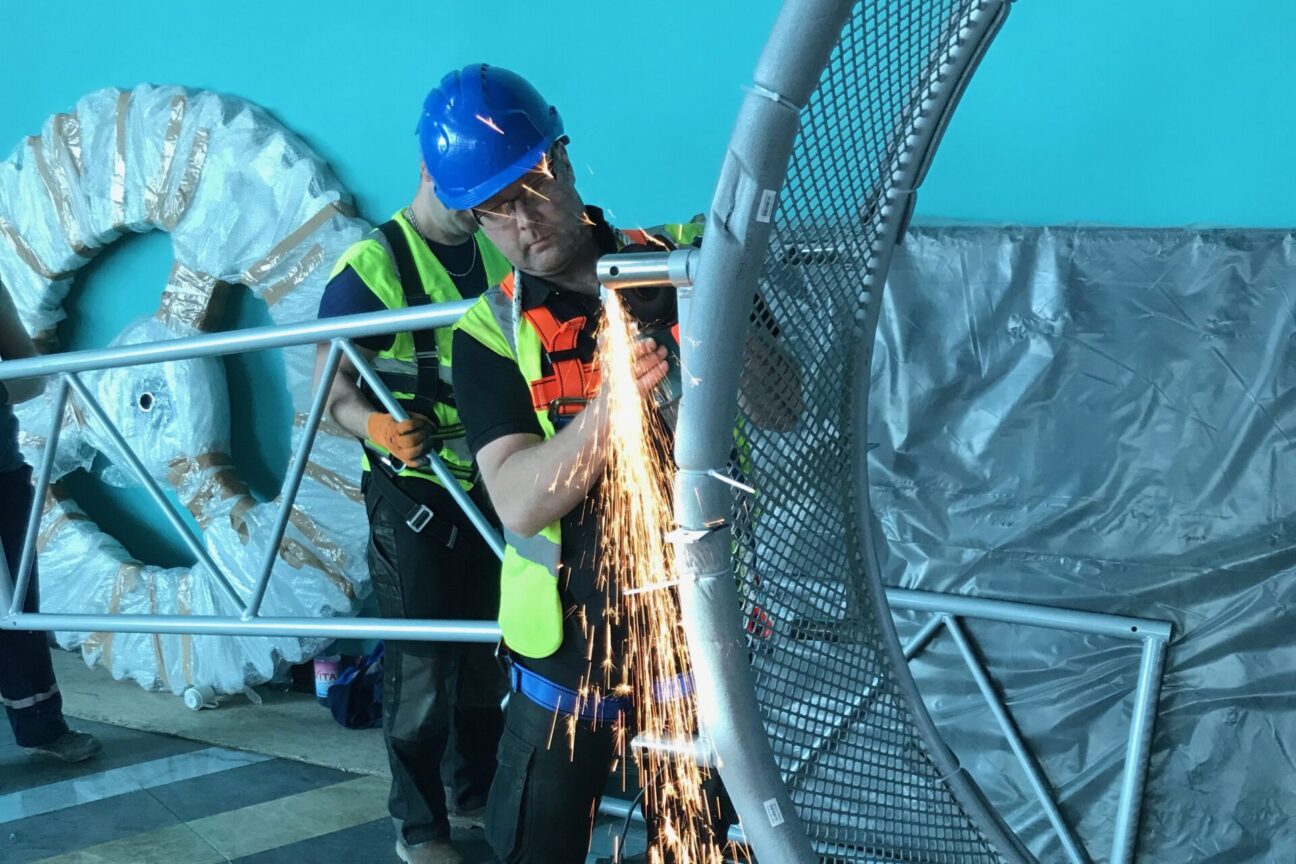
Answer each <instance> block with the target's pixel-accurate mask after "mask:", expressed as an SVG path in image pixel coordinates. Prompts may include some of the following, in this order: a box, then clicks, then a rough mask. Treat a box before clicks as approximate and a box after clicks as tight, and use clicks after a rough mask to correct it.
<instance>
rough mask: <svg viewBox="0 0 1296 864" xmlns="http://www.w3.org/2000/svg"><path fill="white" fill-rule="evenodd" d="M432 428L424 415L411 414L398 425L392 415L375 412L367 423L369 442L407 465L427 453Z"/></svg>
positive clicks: (430, 422)
mask: <svg viewBox="0 0 1296 864" xmlns="http://www.w3.org/2000/svg"><path fill="white" fill-rule="evenodd" d="M432 428H433V424H432V421H431V420H429V419H428V418H426V417H424V416H423V415H422V414H411V415H410V417H409V419H408V420H405V421H403V422H400V423H397V422H396V419H395V418H394V417H392V415H390V414H385V413H383V412H382V411H375V412H373V413H372V414H370V415H369V419H367V420H366V421H365V431H366V432H367V433H368V435H369V440H370V441H372V442H374V443H375V444H377V445H378V446H380V447H382V448H383V449H385V450H386V451H387V452H388V453H390V454H392V455H393V456H395V457H396V458H397V459H399V460H401V461H402V462H404V463H406V464H407V465H408V464H410V463H412V462H417V461H418V460H419V459H421V458H422V457H423V454H425V453H427V450H428V445H429V443H430V440H431V436H432Z"/></svg>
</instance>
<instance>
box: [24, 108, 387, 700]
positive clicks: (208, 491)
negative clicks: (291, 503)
mask: <svg viewBox="0 0 1296 864" xmlns="http://www.w3.org/2000/svg"><path fill="white" fill-rule="evenodd" d="M366 228H367V225H366V224H365V223H364V222H362V221H360V220H358V219H356V218H354V217H353V216H352V215H351V208H350V204H349V198H348V196H347V194H346V192H345V191H344V190H343V189H342V188H341V186H340V185H339V184H338V182H337V180H336V179H335V178H334V177H333V176H332V174H331V173H330V172H329V170H328V168H327V167H326V166H325V165H324V164H323V163H322V162H321V161H320V160H319V158H318V157H316V156H315V154H314V153H313V152H312V151H311V150H310V148H309V147H308V146H307V145H306V144H305V143H304V142H302V141H301V140H300V139H298V138H297V137H296V136H294V135H293V134H292V133H291V132H289V131H288V130H286V129H284V128H283V127H282V126H281V125H279V123H277V122H276V121H275V120H274V119H273V118H271V117H269V116H268V115H266V114H265V112H263V111H262V110H260V109H259V108H257V107H256V106H254V105H251V104H248V103H246V102H243V101H242V100H238V99H233V98H230V97H226V96H221V95H218V94H215V93H210V92H204V91H194V90H188V89H185V88H181V87H173V86H169V87H154V86H150V85H142V86H140V87H136V88H135V89H134V90H131V91H120V90H116V89H106V90H100V91H96V92H94V93H91V94H89V95H87V96H85V97H84V98H82V99H81V100H80V101H78V102H77V104H76V106H75V108H74V109H73V110H72V111H71V112H69V113H66V114H57V115H55V116H53V117H51V118H50V120H49V121H48V122H47V123H46V124H45V126H44V128H43V129H42V130H41V134H40V135H38V136H33V137H31V138H28V139H25V140H24V141H22V142H21V143H20V144H19V145H18V147H17V148H16V149H15V151H14V153H13V154H12V155H11V156H10V157H9V158H8V159H7V160H5V161H4V162H3V163H0V280H3V281H4V283H5V285H6V286H7V287H8V288H9V290H10V293H11V294H12V295H13V297H14V301H15V305H16V306H17V307H18V310H19V312H20V314H21V316H22V318H23V322H24V324H25V325H26V326H27V327H28V329H29V330H30V331H31V332H32V333H34V334H36V335H37V337H38V338H40V339H42V340H43V341H45V342H47V343H52V341H53V337H54V334H55V327H56V326H57V324H58V323H59V321H61V320H62V319H63V318H64V317H65V312H64V310H63V308H62V303H63V301H64V299H65V297H66V296H67V293H68V291H69V289H70V287H71V285H72V282H73V279H74V277H75V274H76V271H77V270H78V268H80V267H81V266H82V265H84V264H85V263H87V262H88V261H89V260H90V259H91V258H92V257H93V256H94V255H95V254H96V253H97V252H98V251H99V250H100V249H101V248H103V247H104V246H107V245H109V244H110V243H112V242H113V241H114V240H116V239H117V238H119V237H121V236H122V235H123V234H125V233H127V232H140V231H148V230H162V231H167V232H169V234H170V236H171V240H172V246H173V249H174V253H175V264H174V266H173V267H172V270H171V273H170V275H169V276H168V278H167V280H166V282H165V283H163V284H159V285H158V286H157V292H158V308H157V312H156V313H155V315H154V316H153V317H152V318H149V319H145V320H143V321H139V322H136V323H135V324H133V325H131V326H130V327H129V328H127V330H126V331H124V332H123V333H121V334H119V335H118V337H117V338H116V339H115V340H114V343H115V344H132V343H143V342H154V341H159V340H165V339H175V338H180V337H183V336H188V335H193V334H194V333H196V332H199V331H203V330H210V329H211V327H212V325H213V324H214V323H215V320H214V315H213V310H214V309H215V308H218V305H219V299H220V297H221V295H222V293H223V292H225V291H227V290H229V288H230V286H233V285H236V284H242V285H245V286H247V288H248V289H250V290H251V291H252V293H253V294H254V295H255V296H257V297H258V298H260V299H261V300H263V301H264V302H265V303H266V304H267V306H268V309H269V314H270V317H271V319H272V320H273V321H274V322H275V323H277V324H286V323H291V322H294V321H303V320H308V319H313V318H314V317H315V314H316V310H317V308H318V305H319V298H320V294H321V293H322V291H323V287H324V285H325V283H326V282H327V278H328V272H329V269H330V267H331V265H332V263H333V261H334V260H336V258H337V257H338V256H339V255H340V254H341V253H342V251H343V250H345V249H346V247H347V246H349V245H350V244H351V243H353V242H355V241H356V240H358V239H359V238H360V237H361V236H362V235H363V232H364V231H365V230H366ZM282 356H283V362H284V368H285V377H286V380H287V385H288V388H289V396H290V398H291V400H292V404H293V407H294V410H295V412H296V421H297V422H296V423H295V424H294V427H293V429H292V430H291V432H290V434H291V438H292V446H293V448H294V449H295V448H296V447H297V445H298V444H299V443H300V441H301V439H302V436H303V433H304V429H303V421H304V418H305V415H306V412H307V411H308V410H309V403H310V399H311V395H312V387H311V378H312V375H313V368H314V347H313V346H301V347H297V348H292V349H287V350H285V351H283V352H282ZM83 380H84V381H85V382H86V384H87V386H88V387H89V389H90V391H91V392H92V393H93V394H94V395H95V396H96V398H97V399H98V400H99V401H100V403H101V404H102V405H103V408H104V411H105V412H106V413H107V415H108V416H109V418H110V419H111V420H112V421H113V423H114V424H115V425H116V426H117V428H118V429H119V430H120V431H121V432H122V433H123V435H124V436H125V437H126V438H127V439H128V440H129V441H130V443H131V445H132V448H133V450H134V451H135V453H136V455H137V456H138V457H139V458H140V460H141V461H142V463H143V465H144V467H145V468H146V469H147V470H148V472H149V474H150V475H151V476H152V477H153V479H154V480H156V481H158V482H159V483H161V484H162V485H163V488H165V489H167V490H169V491H171V492H173V493H174V495H175V499H176V500H177V501H178V502H179V504H180V506H181V507H183V508H185V509H186V510H187V511H188V513H189V515H190V516H192V517H193V519H194V521H196V522H197V523H198V525H199V527H200V528H201V529H202V534H203V537H202V540H203V543H204V545H205V546H206V548H207V550H208V551H209V552H210V554H211V556H212V558H213V559H214V560H215V562H216V563H217V565H218V566H220V567H221V569H222V570H223V571H224V572H225V574H226V575H227V576H228V577H229V579H230V581H231V583H232V584H233V585H234V586H235V588H236V590H238V591H239V593H240V594H242V595H243V596H244V597H245V598H246V597H247V596H249V595H250V594H251V591H252V586H253V585H254V584H255V581H256V578H257V575H258V573H259V572H260V568H261V563H262V561H264V560H265V557H266V555H267V553H268V552H269V551H270V550H268V549H267V548H266V547H267V542H266V537H267V536H268V535H269V534H270V533H271V532H270V530H269V528H270V526H271V525H272V524H273V521H274V518H275V513H276V512H277V510H278V508H279V505H280V502H279V501H277V500H276V501H269V502H261V501H257V500H255V499H254V498H253V497H252V495H251V493H250V492H249V490H248V488H247V486H246V485H245V484H244V483H243V482H242V481H241V480H240V479H239V478H238V472H237V470H236V468H235V466H234V465H232V464H231V459H230V456H229V453H230V428H229V426H230V412H229V391H228V387H227V383H226V380H225V373H224V364H223V363H222V361H221V360H220V359H218V358H208V359H203V360H189V361H177V362H172V363H162V364H155V365H151V366H144V367H138V368H134V369H124V370H112V371H108V372H103V373H94V374H86V375H85V376H83ZM52 391H53V388H50V390H49V391H47V393H46V395H45V396H44V397H43V398H41V399H38V400H33V401H32V402H31V403H28V404H26V405H24V406H21V407H20V408H19V410H18V416H19V420H20V424H21V428H22V435H21V443H22V446H23V450H24V453H25V455H26V457H27V459H28V461H29V462H32V463H33V464H37V463H38V461H39V460H40V458H41V456H42V454H43V451H44V449H45V436H46V434H47V432H48V429H49V421H50V413H51V410H52V402H53V392H52ZM100 456H102V457H106V459H107V460H108V461H109V462H111V466H110V467H108V468H107V469H105V470H104V472H103V479H104V480H105V481H106V482H109V483H116V484H119V485H128V484H130V485H133V484H135V483H136V482H137V480H136V478H135V477H134V476H133V475H132V473H131V471H130V468H129V466H128V465H127V463H126V461H125V460H123V459H122V458H121V454H119V453H118V452H117V451H116V449H115V446H114V445H113V444H112V442H111V439H110V437H109V436H106V435H104V434H103V433H102V431H101V430H100V429H98V428H97V424H96V423H95V422H94V421H93V420H92V419H90V417H89V415H88V414H87V412H85V411H84V410H82V406H79V405H78V404H77V402H76V399H75V398H73V399H72V400H71V402H70V403H69V406H68V409H67V411H66V412H65V414H64V422H63V432H62V436H61V438H60V442H59V450H58V453H57V454H56V457H55V460H54V470H53V478H54V479H55V480H57V479H58V478H60V477H62V476H64V475H65V474H67V473H69V472H71V471H74V470H77V469H89V468H90V467H91V466H92V465H94V464H96V460H97V458H98V457H100ZM359 463H360V450H359V445H358V444H357V443H356V441H355V440H354V439H353V438H351V437H350V436H347V435H346V434H345V433H342V432H341V430H338V429H336V428H335V427H332V426H331V425H329V424H326V425H325V426H324V428H322V429H321V434H320V435H319V437H318V438H317V439H316V441H315V446H314V449H313V451H312V455H311V458H310V461H309V462H308V464H307V466H306V473H305V476H304V478H303V481H302V486H301V490H300V493H299V494H298V497H297V500H296V505H295V507H294V508H293V512H292V516H291V520H290V522H289V525H288V528H287V532H286V534H285V535H284V540H283V542H282V543H281V544H280V546H279V549H277V550H275V552H276V554H275V557H274V575H273V576H272V578H271V580H270V585H269V589H268V591H267V594H266V598H265V602H264V604H263V607H262V610H261V611H262V614H264V615H268V616H321V615H345V614H351V613H353V612H354V611H355V607H356V601H357V599H358V598H360V597H363V596H364V594H365V593H366V592H367V590H368V568H367V565H366V562H365V544H366V541H367V529H366V522H365V519H364V515H363V510H362V506H363V505H362V502H361V495H360V489H359V483H360V466H359ZM60 496H61V493H60V492H59V491H58V489H57V486H56V487H55V492H54V494H52V495H51V498H50V499H49V500H48V501H47V502H46V503H45V507H46V510H45V515H44V518H43V520H42V522H41V535H40V539H39V541H38V551H39V553H40V557H39V566H40V568H41V583H42V584H41V589H42V590H41V599H42V609H43V611H46V612H87V613H102V612H112V613H117V612H122V613H136V612H150V613H159V614H180V615H184V614H195V615H198V614H221V615H230V614H234V613H235V612H236V610H234V609H233V608H230V605H229V603H228V602H227V601H226V599H225V598H224V596H223V595H221V594H220V593H219V591H218V590H216V586H215V584H214V581H213V579H212V577H211V576H210V575H209V574H208V573H206V572H205V570H204V569H203V568H202V567H201V566H196V567H194V568H174V569H164V568H159V567H153V566H150V565H148V564H146V563H141V562H137V561H134V560H132V559H131V558H130V557H129V555H128V554H127V553H126V551H125V550H124V549H123V548H122V547H121V545H120V544H119V543H117V542H116V540H114V539H113V538H112V537H110V536H108V535H107V534H105V533H103V531H101V530H100V528H99V527H98V526H96V525H95V524H94V523H93V522H92V521H90V520H89V519H88V518H87V517H86V516H85V514H84V513H83V512H82V511H81V510H80V508H78V507H77V506H76V504H75V502H72V501H69V500H66V499H65V498H63V497H60ZM159 523H161V519H160V515H159ZM58 639H59V642H60V643H61V644H62V645H63V646H64V647H69V648H75V647H81V648H82V649H83V653H84V655H85V657H86V660H87V662H96V661H98V662H102V663H103V664H104V665H105V666H107V667H108V668H110V669H111V670H112V672H113V674H114V675H115V676H116V677H119V678H121V677H130V678H134V679H135V680H137V681H139V682H140V683H141V684H143V685H144V686H147V687H158V688H167V689H171V690H173V691H175V692H181V691H182V690H183V689H184V688H185V687H186V686H189V685H194V684H207V685H211V686H213V687H215V688H216V689H217V690H219V691H225V692H230V691H238V690H242V689H243V688H244V686H245V685H247V684H253V683H258V682H261V681H264V680H266V679H267V678H269V677H270V676H271V675H272V674H273V673H274V671H275V669H276V668H277V667H278V666H279V665H280V664H281V663H283V662H285V661H287V662H296V661H300V660H302V659H304V658H306V657H308V656H310V654H311V653H312V652H314V651H315V650H317V648H318V647H319V644H320V642H319V640H309V639H296V638H289V637H267V638H256V639H253V638H227V637H192V638H190V637H165V636H164V637H154V636H151V635H129V634H118V635H116V636H110V635H106V634H89V633H60V634H58Z"/></svg>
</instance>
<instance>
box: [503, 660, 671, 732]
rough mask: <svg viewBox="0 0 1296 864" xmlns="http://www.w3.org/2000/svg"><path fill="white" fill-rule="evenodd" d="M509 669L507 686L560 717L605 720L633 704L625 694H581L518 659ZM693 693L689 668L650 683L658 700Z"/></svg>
mask: <svg viewBox="0 0 1296 864" xmlns="http://www.w3.org/2000/svg"><path fill="white" fill-rule="evenodd" d="M508 671H509V688H510V689H511V690H512V691H513V692H514V693H521V694H522V695H523V696H525V697H527V698H528V699H530V700H531V701H532V702H534V703H535V704H536V705H539V706H540V707H541V708H543V709H545V710H546V711H555V712H557V713H558V714H560V715H562V716H563V717H571V716H572V715H576V717H578V718H579V719H580V720H582V721H584V722H587V723H604V722H607V721H608V720H615V719H616V715H617V714H621V713H625V714H628V713H629V712H630V709H631V708H632V707H633V704H634V703H633V702H631V700H630V697H628V696H603V697H602V698H599V699H593V698H590V697H585V698H582V697H581V695H580V694H579V693H577V692H576V691H575V690H572V689H571V688H569V687H564V686H562V685H561V684H555V683H554V682H553V681H550V680H549V679H548V678H546V677H544V676H543V675H540V674H538V673H536V672H533V671H532V670H530V669H528V668H527V667H525V666H523V665H522V664H521V663H517V662H513V663H510V664H509V670H508ZM692 693H693V675H692V674H691V673H688V672H685V673H683V674H682V675H678V676H676V677H675V678H674V679H673V680H669V681H658V682H657V683H656V684H655V685H653V697H654V698H655V699H656V700H657V701H659V702H673V701H674V700H676V699H683V698H684V697H686V696H689V695H691V694H692Z"/></svg>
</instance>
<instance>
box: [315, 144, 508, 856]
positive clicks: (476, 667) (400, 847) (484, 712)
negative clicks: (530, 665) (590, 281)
mask: <svg viewBox="0 0 1296 864" xmlns="http://www.w3.org/2000/svg"><path fill="white" fill-rule="evenodd" d="M421 130H422V126H421V124H420V131H421ZM510 269H511V268H510V265H509V263H508V261H507V260H505V259H504V257H503V256H502V255H501V254H500V253H499V252H498V251H497V250H496V249H495V247H494V246H493V245H491V243H490V241H489V240H487V239H486V238H485V237H484V236H482V234H481V232H480V231H478V227H477V224H476V223H475V222H474V221H473V219H472V216H471V215H470V214H468V213H464V212H458V211H457V210H454V209H451V208H447V207H446V206H445V205H443V204H442V203H441V201H440V200H439V199H438V197H437V195H436V194H434V192H433V179H432V177H431V176H430V175H429V173H428V171H427V169H426V167H424V168H422V169H421V171H420V182H419V186H418V191H417V193H416V194H415V196H414V199H413V200H412V201H411V202H410V204H409V206H407V207H403V208H402V209H401V210H400V211H398V212H397V213H395V214H394V215H393V216H392V218H391V219H389V220H388V221H387V222H385V223H383V224H382V225H379V226H378V227H377V228H375V229H374V230H373V231H372V232H370V234H369V236H367V237H366V238H365V239H363V240H361V241H360V242H358V243H356V244H355V245H353V246H352V247H351V248H349V249H348V250H347V251H346V252H345V253H344V254H343V255H342V257H341V258H340V259H339V260H338V261H337V263H336V265H335V266H334V268H333V275H332V278H331V279H330V281H329V283H328V285H327V286H326V288H325V289H324V296H323V297H322V298H321V301H320V311H319V314H320V317H321V318H326V317H333V316H339V315H352V314H357V313H363V312H375V311H380V310H383V309H400V308H404V307H408V306H416V305H421V304H427V303H444V302H450V301H455V300H460V299H464V298H472V297H477V296H479V295H481V294H482V292H484V291H485V290H486V289H487V288H488V287H489V286H492V285H496V284H498V283H499V282H500V280H501V279H503V278H504V277H505V276H507V275H509V272H510ZM356 342H357V347H358V348H359V349H360V350H361V352H362V353H363V354H364V355H365V357H366V359H368V360H369V361H370V362H371V363H372V364H373V366H374V368H375V371H377V372H378V374H379V376H380V377H381V378H382V380H383V382H384V383H385V384H386V385H387V387H388V389H389V390H391V391H392V393H393V395H394V396H395V397H396V398H397V399H398V400H399V401H400V402H401V403H402V407H404V409H405V411H406V413H407V414H408V415H409V419H408V420H405V421H400V422H398V421H397V420H396V419H395V418H394V417H392V415H391V414H389V413H387V411H386V410H385V409H383V407H382V405H381V403H380V402H379V401H378V399H377V398H376V397H375V395H374V394H373V393H371V392H370V391H369V389H368V387H367V385H364V384H362V383H361V382H360V381H358V378H357V372H356V369H355V367H354V365H352V364H351V363H350V362H349V361H348V360H346V359H345V358H343V360H342V362H341V364H340V366H339V371H338V374H337V376H336V377H335V378H334V382H333V386H332V390H331V391H330V393H329V400H328V410H329V416H330V417H331V418H332V419H333V420H334V421H336V422H337V423H338V424H339V425H340V426H342V427H343V428H344V429H346V430H347V431H349V432H350V433H351V434H353V435H355V436H356V437H357V438H359V439H360V440H361V441H363V442H364V445H365V455H364V463H363V465H362V467H363V469H364V475H363V476H364V479H363V484H362V485H363V490H364V499H365V508H366V511H367V513H368V518H369V534H370V539H369V554H368V559H369V573H370V577H371V578H372V581H373V586H374V594H375V596H376V599H377V602H378V609H379V612H380V614H381V615H383V617H388V618H445V619H480V620H493V619H494V618H495V613H496V607H497V606H498V602H499V600H498V598H499V568H500V564H499V559H498V558H497V557H496V556H495V554H494V552H492V551H491V549H490V547H489V546H487V545H486V543H485V541H484V540H483V539H482V537H481V535H480V534H479V533H478V531H477V529H476V528H475V527H474V526H473V525H472V524H471V523H470V522H469V521H468V519H467V517H466V516H465V515H464V513H463V512H462V510H461V509H460V508H459V506H458V505H457V504H456V503H455V502H454V499H453V498H452V497H451V495H450V493H449V491H448V490H447V489H446V488H444V487H443V486H442V485H441V481H440V480H439V479H438V478H437V477H436V476H435V475H434V474H433V473H432V471H431V470H430V468H429V466H428V464H427V460H428V459H429V458H432V457H433V455H435V457H436V458H439V459H440V460H441V461H442V462H443V463H444V464H445V466H446V467H447V468H448V469H449V471H450V473H451V474H452V475H453V476H454V478H455V479H456V480H457V481H458V482H459V484H460V485H461V486H462V487H463V488H464V489H466V490H468V492H469V494H470V495H471V497H472V498H473V499H474V501H475V502H476V503H477V504H478V507H479V509H481V510H482V511H483V513H485V514H486V515H487V516H488V517H489V516H490V515H491V510H490V506H489V502H488V500H487V498H486V496H485V492H484V490H483V489H482V487H481V484H480V482H478V474H477V466H476V465H475V464H474V462H473V459H472V455H471V453H469V451H468V448H467V444H466V442H465V440H464V433H463V426H462V424H461V423H460V421H459V414H458V411H457V408H456V400H455V392H454V389H453V387H452V385H451V380H450V369H451V360H452V346H451V334H450V331H449V329H448V328H446V329H439V330H425V331H419V332H412V333H397V334H394V335H388V336H377V337H367V338H364V339H358V340H356ZM327 352H328V346H327V345H324V346H321V347H320V349H319V352H318V355H317V361H316V374H317V375H318V374H320V369H321V368H322V366H323V363H324V360H325V358H326V357H327ZM505 692H506V686H505V681H504V676H503V675H502V674H501V672H500V670H499V667H498V665H497V664H496V662H495V658H494V654H493V651H492V649H491V646H489V645H478V644H461V643H446V642H388V643H387V645H386V651H385V656H384V659H383V732H384V740H385V741H386V745H387V754H388V761H389V762H390V764H391V772H392V787H391V795H390V797H389V800H388V804H389V808H390V811H391V815H392V818H393V820H394V821H395V823H396V828H397V841H396V852H397V855H398V856H399V857H400V859H401V860H402V861H405V862H407V864H458V862H461V861H462V860H463V858H462V857H461V856H460V855H459V853H458V852H457V851H456V850H455V849H454V847H453V846H452V845H451V843H450V824H449V819H448V817H449V814H450V813H456V814H458V815H460V816H465V817H469V818H477V819H479V818H480V814H481V811H482V809H483V807H484V806H485V803H486V796H487V792H488V790H489V788H490V782H491V778H492V777H493V776H494V773H495V750H496V746H497V743H498V741H499V736H500V730H501V728H502V726H503V715H502V713H501V711H500V707H499V706H500V702H501V701H502V700H503V698H504V694H505ZM443 763H444V764H443ZM443 777H444V778H445V779H446V780H447V781H448V782H449V789H448V790H447V789H446V788H444V787H443V783H442V780H443ZM447 791H448V793H449V801H447Z"/></svg>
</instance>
